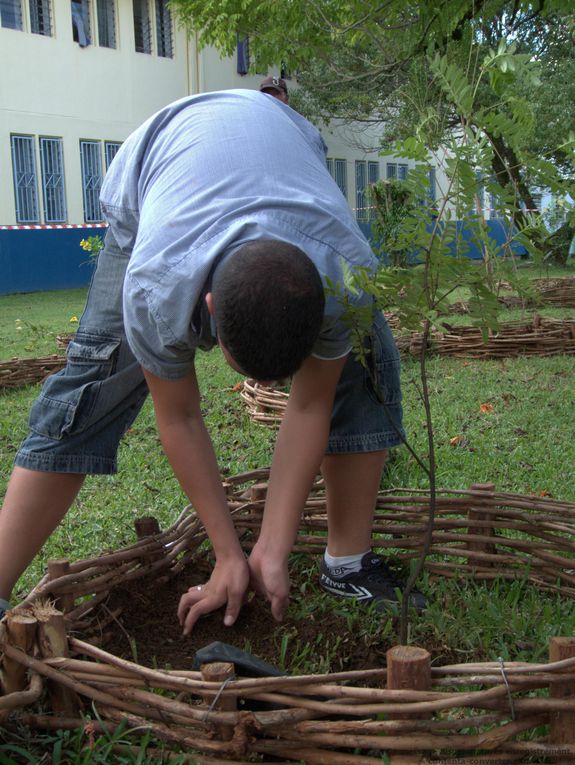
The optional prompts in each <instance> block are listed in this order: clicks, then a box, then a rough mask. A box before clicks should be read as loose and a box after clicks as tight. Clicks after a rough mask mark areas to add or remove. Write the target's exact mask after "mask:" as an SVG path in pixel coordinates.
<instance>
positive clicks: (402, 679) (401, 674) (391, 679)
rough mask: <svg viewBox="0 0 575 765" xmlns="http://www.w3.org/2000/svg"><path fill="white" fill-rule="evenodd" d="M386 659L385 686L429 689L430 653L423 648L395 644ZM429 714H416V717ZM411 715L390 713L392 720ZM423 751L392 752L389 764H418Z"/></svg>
mask: <svg viewBox="0 0 575 765" xmlns="http://www.w3.org/2000/svg"><path fill="white" fill-rule="evenodd" d="M386 659H387V688H388V689H389V690H394V691H401V690H411V691H429V690H431V655H430V653H429V651H426V650H425V648H418V647H417V646H412V645H396V646H394V647H393V648H390V649H389V651H387V653H386ZM430 716H431V715H429V714H427V715H422V714H418V715H417V717H418V719H423V718H424V717H430ZM410 717H413V715H409V714H405V713H395V714H393V715H392V714H390V715H389V718H390V719H394V720H407V719H409V718H410ZM423 757H424V755H423V752H398V753H392V755H391V765H420V763H423V761H424V760H423Z"/></svg>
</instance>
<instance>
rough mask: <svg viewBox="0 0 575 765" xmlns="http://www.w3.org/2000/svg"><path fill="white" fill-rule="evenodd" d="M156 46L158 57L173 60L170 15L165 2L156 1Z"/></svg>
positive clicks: (161, 0)
mask: <svg viewBox="0 0 575 765" xmlns="http://www.w3.org/2000/svg"><path fill="white" fill-rule="evenodd" d="M156 45H157V52H158V56H162V57H163V58H173V56H174V51H173V43H172V14H171V13H170V9H169V8H168V3H167V0H156Z"/></svg>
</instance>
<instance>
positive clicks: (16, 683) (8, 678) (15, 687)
mask: <svg viewBox="0 0 575 765" xmlns="http://www.w3.org/2000/svg"><path fill="white" fill-rule="evenodd" d="M5 618H6V644H7V645H12V646H14V647H15V648H19V649H20V650H22V651H24V652H25V653H30V652H31V651H32V649H33V647H34V643H35V640H36V629H37V621H36V619H35V618H34V616H33V615H32V614H30V613H28V612H26V611H19V610H18V609H16V608H14V609H12V610H10V611H7V612H6V617H5ZM26 675H27V669H26V667H25V666H23V665H22V664H20V663H19V662H17V661H14V660H13V659H11V658H9V657H8V656H6V655H4V656H3V657H2V673H1V675H0V686H1V688H2V692H3V693H5V694H6V695H8V694H9V693H18V692H20V691H23V690H24V689H25V688H26V687H27V684H28V683H27V677H26Z"/></svg>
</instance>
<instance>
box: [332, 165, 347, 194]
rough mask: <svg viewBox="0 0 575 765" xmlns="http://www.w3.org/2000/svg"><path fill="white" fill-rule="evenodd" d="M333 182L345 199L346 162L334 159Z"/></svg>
mask: <svg viewBox="0 0 575 765" xmlns="http://www.w3.org/2000/svg"><path fill="white" fill-rule="evenodd" d="M333 162H334V180H335V182H336V183H337V185H338V186H339V189H340V191H341V193H342V194H343V195H344V197H345V198H346V199H347V160H345V159H334V161H333Z"/></svg>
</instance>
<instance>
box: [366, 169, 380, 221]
mask: <svg viewBox="0 0 575 765" xmlns="http://www.w3.org/2000/svg"><path fill="white" fill-rule="evenodd" d="M378 181H379V162H368V163H367V183H368V185H369V186H373V185H374V184H376V183H377V182H378ZM367 204H368V215H367V217H368V220H375V206H374V203H373V200H372V199H371V198H370V197H369V195H368V199H367Z"/></svg>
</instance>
